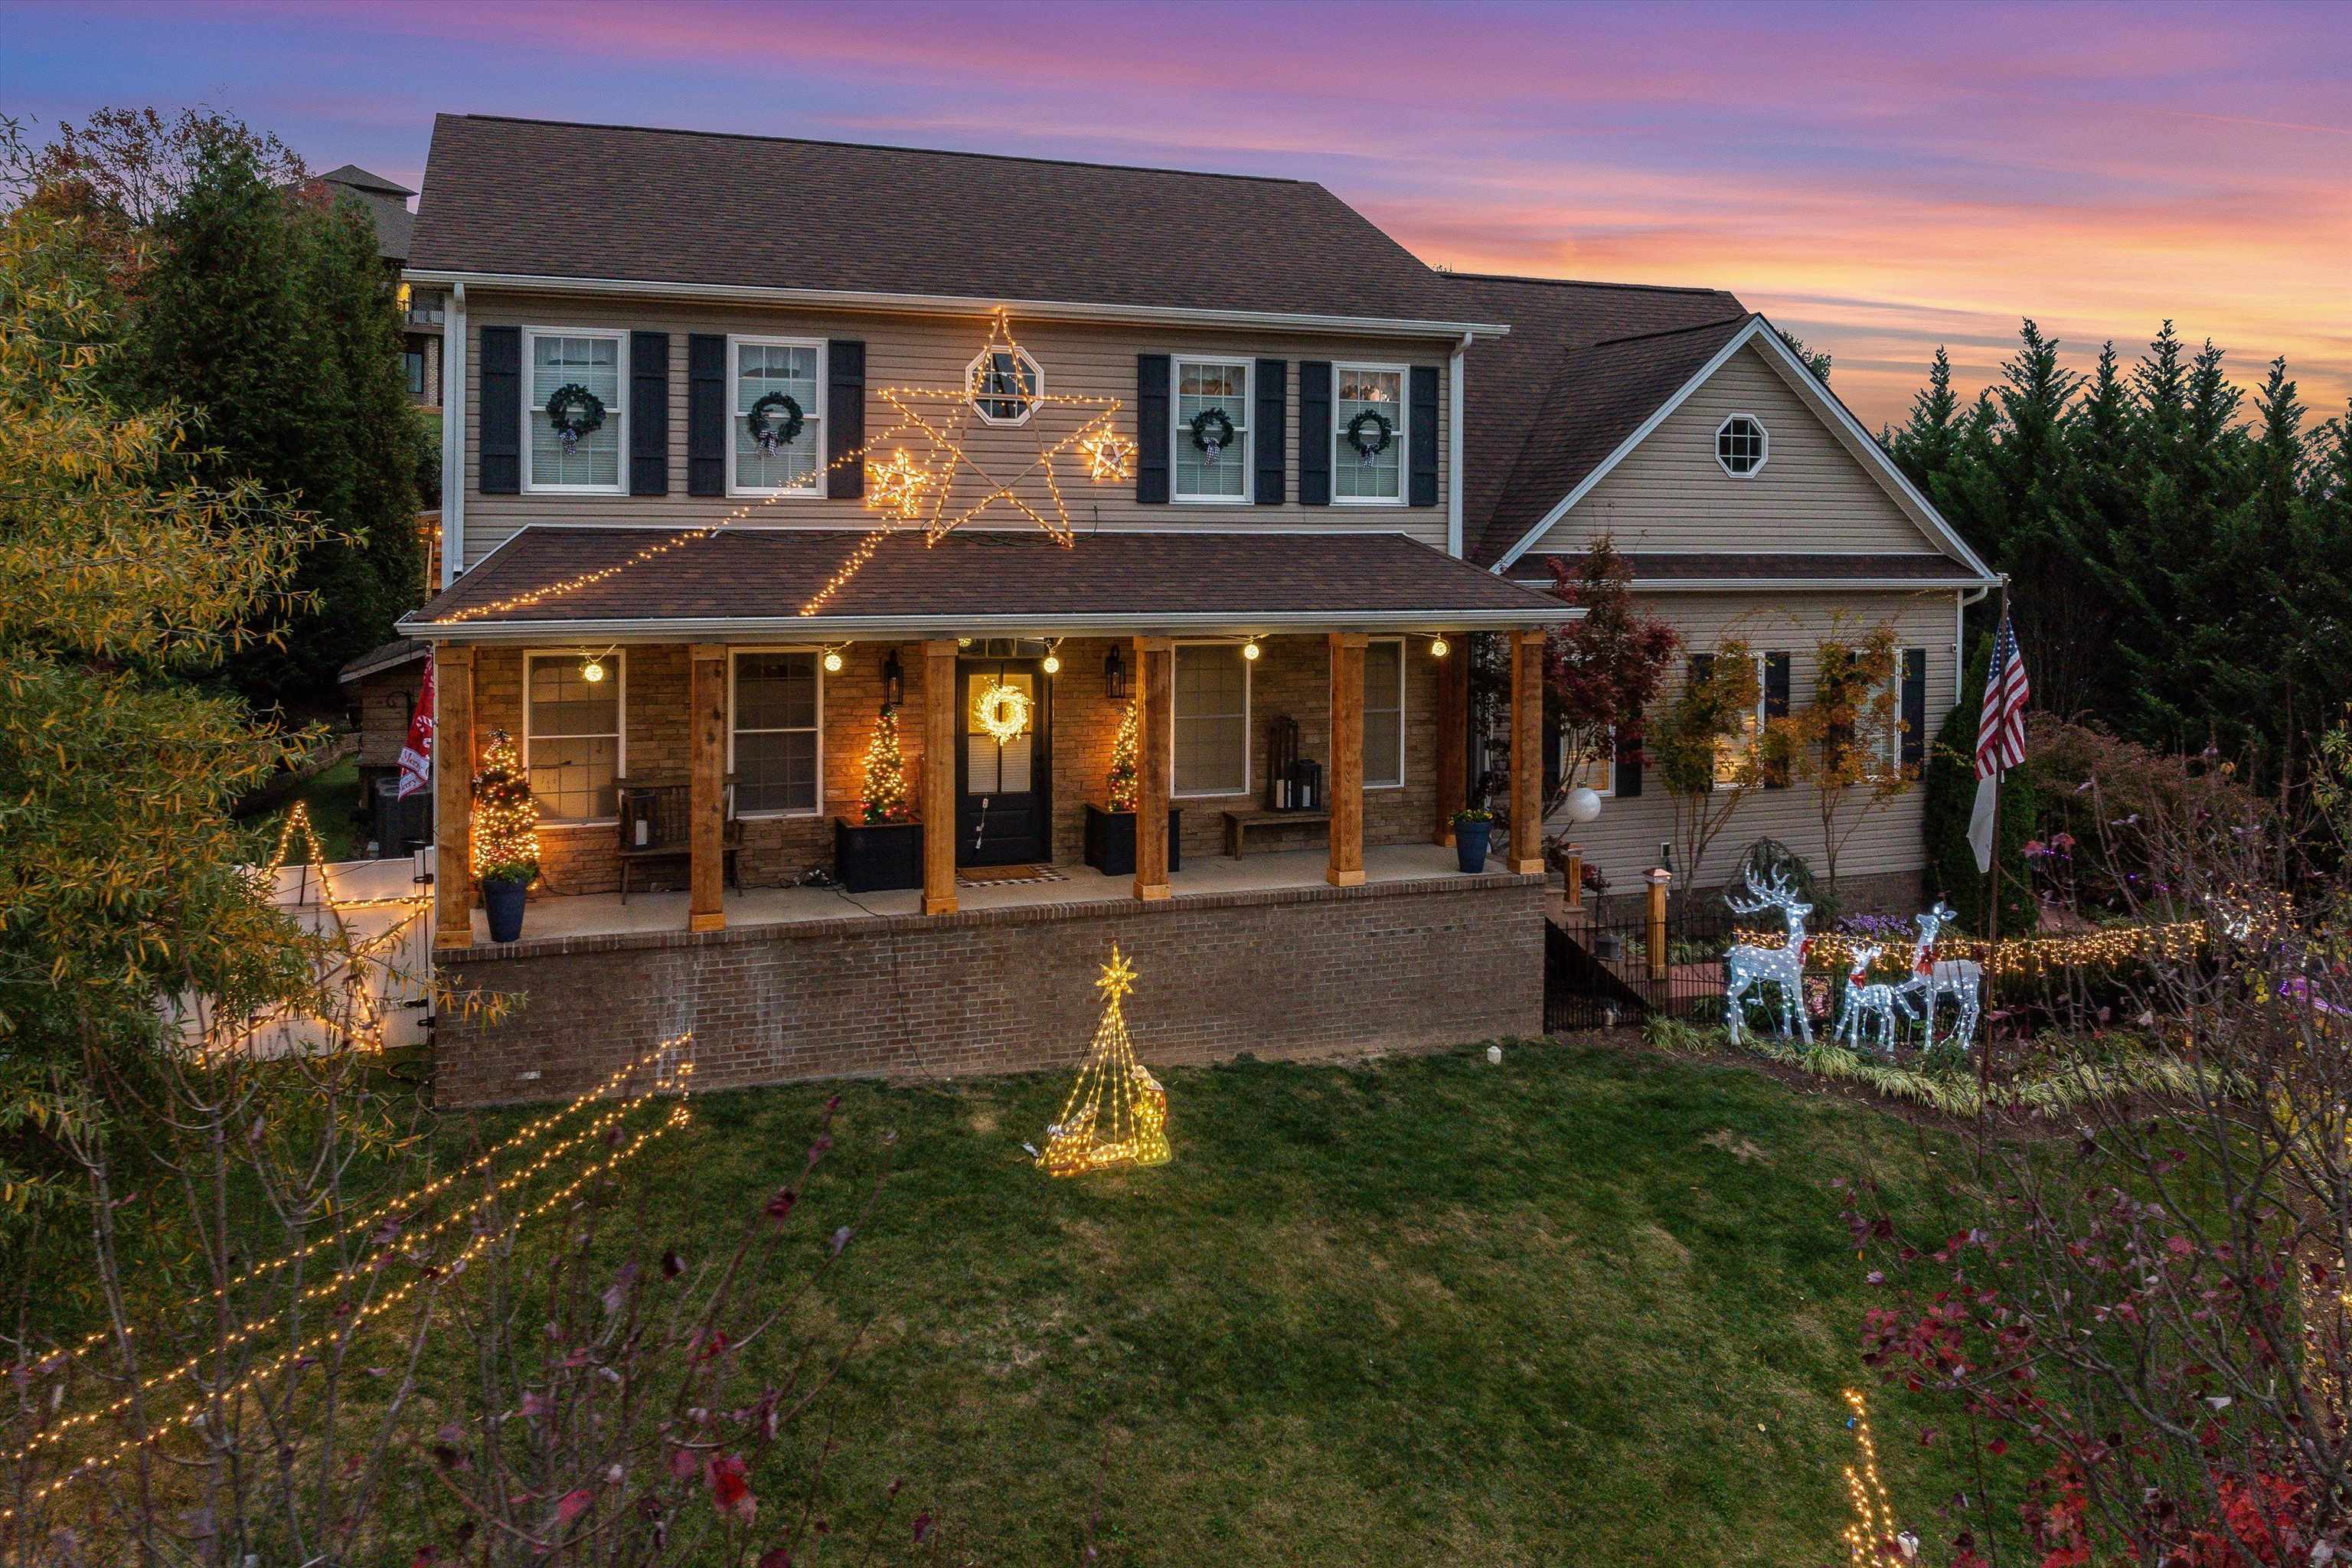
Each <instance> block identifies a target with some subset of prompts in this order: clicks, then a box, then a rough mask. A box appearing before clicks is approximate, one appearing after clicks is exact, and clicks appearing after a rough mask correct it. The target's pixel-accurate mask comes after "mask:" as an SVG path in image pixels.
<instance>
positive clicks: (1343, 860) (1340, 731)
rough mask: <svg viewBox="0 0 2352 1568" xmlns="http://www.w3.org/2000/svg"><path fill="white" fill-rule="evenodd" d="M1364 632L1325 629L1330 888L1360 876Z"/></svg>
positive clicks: (1353, 883)
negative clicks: (1328, 693) (1328, 652)
mask: <svg viewBox="0 0 2352 1568" xmlns="http://www.w3.org/2000/svg"><path fill="white" fill-rule="evenodd" d="M1365 640H1366V639H1365V637H1364V634H1363V633H1361V632H1333V633H1332V634H1331V791H1330V795H1331V800H1330V805H1331V864H1330V866H1329V868H1327V869H1326V870H1325V871H1324V873H1323V879H1324V880H1325V881H1327V882H1328V883H1330V884H1331V885H1332V886H1333V887H1335V888H1358V887H1361V886H1362V885H1363V881H1364V643H1365Z"/></svg>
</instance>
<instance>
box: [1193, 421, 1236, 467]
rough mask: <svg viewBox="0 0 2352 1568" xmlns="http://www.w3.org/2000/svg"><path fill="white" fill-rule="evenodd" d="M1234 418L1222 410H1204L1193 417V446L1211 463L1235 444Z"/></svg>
mask: <svg viewBox="0 0 2352 1568" xmlns="http://www.w3.org/2000/svg"><path fill="white" fill-rule="evenodd" d="M1233 444H1234V416H1232V415H1230V414H1228V413H1226V412H1225V411H1224V410H1223V409H1222V408H1203V409H1202V410H1201V412H1199V413H1198V414H1195V415H1193V416H1192V445H1193V446H1195V447H1199V448H1200V449H1201V450H1202V453H1203V454H1205V455H1206V456H1207V458H1208V459H1209V461H1211V462H1215V461H1216V460H1217V458H1218V455H1219V454H1220V453H1222V452H1223V451H1224V449H1225V448H1226V447H1230V446H1232V445H1233Z"/></svg>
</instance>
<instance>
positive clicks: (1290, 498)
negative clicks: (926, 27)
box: [465, 289, 1451, 566]
mask: <svg viewBox="0 0 2352 1568" xmlns="http://www.w3.org/2000/svg"><path fill="white" fill-rule="evenodd" d="M484 326H518V327H601V328H608V329H619V330H624V331H667V332H668V333H669V334H670V345H669V381H670V400H669V493H668V494H667V495H666V496H627V495H613V496H599V495H531V494H522V495H484V494H482V493H481V491H480V489H479V488H478V486H479V483H480V453H481V444H480V442H481V363H482V361H481V329H482V328H483V327H484ZM466 327H467V332H468V334H470V342H469V343H468V346H467V355H466V381H467V386H466V472H465V482H466V509H465V531H466V541H465V543H466V549H465V561H466V564H467V566H471V565H473V564H474V563H477V562H478V561H480V560H481V559H482V557H484V556H485V555H487V554H488V553H489V552H491V551H492V550H493V549H495V548H497V546H498V545H499V543H500V542H502V541H504V540H505V539H506V538H508V537H509V535H510V534H511V533H512V532H513V531H515V530H516V529H517V528H519V527H520V526H522V525H523V524H525V523H529V522H561V523H565V524H580V523H598V522H611V523H619V524H645V523H681V524H695V523H706V522H712V521H718V520H719V519H721V518H724V517H727V516H728V515H730V513H734V512H738V511H743V512H744V515H743V517H742V518H741V520H740V521H743V522H746V523H750V524H752V525H755V526H757V525H773V526H782V527H793V528H820V527H843V528H859V529H863V528H868V527H871V526H872V525H873V523H874V521H875V514H874V513H872V512H869V511H867V510H866V509H865V506H864V504H863V503H862V502H861V501H858V500H826V499H824V498H821V497H819V498H803V497H786V498H783V499H779V500H772V501H771V500H767V498H757V497H740V498H726V497H714V496H689V495H688V494H687V493H686V484H687V347H686V340H687V336H688V334H689V333H694V332H709V333H734V334H740V335H766V336H777V337H811V338H856V339H859V340H862V341H863V342H865V344H866V387H867V392H866V438H867V440H868V441H869V442H872V441H875V440H876V439H877V437H880V436H881V435H882V433H883V432H884V431H885V430H886V429H887V428H888V427H889V425H890V421H891V417H892V411H891V408H890V405H888V404H887V403H885V402H883V401H882V399H881V398H880V397H879V396H877V395H876V393H877V389H879V388H881V387H885V386H950V387H951V386H959V385H961V384H962V382H963V376H964V370H965V367H966V366H967V365H968V364H970V363H971V359H972V356H973V355H975V354H977V353H979V352H980V350H981V346H982V343H983V342H985V341H986V340H987V337H988V321H987V320H986V318H984V317H970V316H962V317H949V316H937V317H934V316H901V315H878V314H866V315H861V314H858V313H856V312H849V311H811V310H775V309H769V310H761V309H755V308H749V307H745V308H733V309H729V308H722V307H714V306H709V305H697V304H685V303H667V302H662V301H653V300H613V301H611V302H609V303H594V302H589V301H583V300H579V299H576V298H572V297H568V296H566V297H545V298H532V297H530V296H525V295H519V294H510V293H491V292H488V291H485V290H479V289H477V290H473V291H471V293H470V295H469V298H468V300H467V316H466ZM1013 331H1014V333H1015V335H1016V336H1017V337H1018V339H1019V341H1020V342H1021V344H1022V346H1023V347H1024V348H1026V349H1028V350H1029V352H1030V353H1032V354H1033V355H1034V356H1035V358H1036V360H1037V362H1038V364H1039V365H1040V366H1041V367H1042V369H1043V371H1044V374H1045V393H1046V394H1047V395H1081V396H1087V397H1115V398H1117V399H1118V400H1119V403H1120V408H1119V412H1118V420H1119V428H1120V429H1121V430H1122V431H1123V432H1124V433H1125V434H1127V435H1128V436H1129V437H1133V436H1134V435H1135V433H1136V430H1135V418H1136V399H1135V359H1136V355H1138V354H1139V353H1171V354H1186V355H1202V356H1209V357H1218V356H1228V357H1231V358H1234V359H1248V360H1257V359H1280V360H1286V361H1287V362H1289V385H1288V405H1287V409H1286V414H1285V426H1286V431H1285V440H1286V444H1285V450H1286V454H1287V459H1286V468H1287V470H1288V473H1287V479H1286V483H1285V486H1284V491H1285V496H1286V500H1285V501H1284V504H1282V505H1280V506H1257V505H1254V504H1242V503H1234V504H1202V503H1195V502H1181V503H1171V504H1169V505H1165V506H1139V505H1138V504H1137V502H1136V500H1135V485H1134V481H1133V480H1132V479H1129V480H1127V481H1124V482H1119V483H1112V482H1108V481H1107V482H1104V483H1101V484H1097V483H1094V482H1093V481H1091V480H1090V479H1087V475H1086V467H1085V462H1084V459H1083V458H1081V457H1079V456H1078V455H1077V454H1076V453H1073V454H1072V455H1071V457H1070V458H1069V460H1067V461H1062V460H1058V459H1057V461H1056V465H1055V477H1056V479H1057V481H1058V482H1059V484H1060V486H1061V490H1062V495H1063V499H1064V501H1065V502H1066V505H1067V507H1068V510H1069V514H1070V521H1071V522H1072V524H1073V525H1074V526H1075V527H1076V530H1077V531H1078V532H1079V533H1081V534H1084V533H1085V532H1086V531H1087V530H1089V529H1093V528H1106V529H1121V528H1129V529H1145V530H1160V531H1183V530H1231V529H1237V528H1259V529H1273V530H1294V531H1296V530H1316V531H1322V530H1329V531H1339V532H1367V531H1368V532H1387V533H1408V534H1411V535H1412V537H1414V538H1416V539H1420V540H1423V541H1425V542H1428V543H1431V544H1433V545H1435V546H1437V547H1438V548H1439V549H1444V546H1445V531H1446V513H1445V508H1444V505H1443V504H1440V505H1438V506H1434V507H1408V506H1402V505H1399V506H1393V507H1390V506H1345V507H1341V506H1320V507H1307V506H1301V505H1299V504H1298V501H1297V495H1298V364H1299V362H1300V361H1302V360H1310V359H1321V360H1333V361H1342V360H1360V361H1376V362H1380V363H1402V364H1419V365H1431V366H1434V367H1436V369H1437V372H1438V395H1437V415H1438V465H1439V472H1438V495H1439V497H1440V498H1441V501H1442V500H1443V498H1444V496H1445V495H1446V494H1447V493H1449V492H1448V488H1447V487H1448V475H1447V474H1446V472H1445V464H1446V447H1447V437H1448V431H1447V429H1446V426H1447V414H1448V410H1447V397H1448V393H1447V389H1446V386H1445V373H1446V354H1447V353H1448V352H1449V350H1450V347H1451V345H1449V344H1433V343H1429V342H1423V341H1416V340H1403V341H1400V340H1395V339H1381V338H1337V337H1321V336H1313V335H1307V334H1296V333H1292V334H1286V333H1280V332H1267V333H1265V334H1263V335H1260V334H1251V333H1244V332H1234V331H1213V332H1212V331H1199V332H1184V331H1178V330H1173V329H1168V328H1125V327H1114V326H1101V325H1094V324H1081V323H1048V322H1034V321H1021V320H1019V319H1017V318H1016V319H1015V320H1014V321H1013ZM1252 394H1253V398H1255V387H1253V388H1252ZM624 395H626V382H625V380H624ZM730 406H731V404H730ZM934 406H936V405H934ZM941 411H942V412H945V410H944V409H942V410H941ZM1091 411H1092V410H1091V406H1090V405H1079V406H1076V407H1075V408H1073V407H1070V406H1062V407H1056V406H1054V405H1048V406H1047V407H1046V408H1045V409H1044V410H1043V411H1041V412H1040V414H1039V415H1038V416H1036V417H1035V418H1034V419H1033V420H1032V422H1031V423H1030V424H1028V425H1025V426H1017V427H1012V428H1002V429H999V428H991V427H989V426H984V425H982V424H981V423H980V422H979V421H978V420H976V419H974V420H970V421H967V423H966V427H965V429H964V430H963V432H962V434H961V441H962V444H963V445H964V446H965V447H967V449H968V450H969V451H970V452H971V456H972V458H973V460H974V461H975V462H976V463H978V464H979V465H980V466H981V467H982V468H986V469H988V470H989V471H990V472H992V473H994V474H996V475H999V476H1000V477H1002V478H1004V479H1011V478H1012V477H1013V475H1016V474H1019V473H1021V472H1022V471H1023V470H1024V468H1028V467H1029V466H1030V464H1031V463H1032V462H1033V461H1034V458H1035V457H1036V454H1037V450H1038V446H1039V432H1040V430H1041V429H1045V430H1049V431H1055V432H1066V431H1067V430H1068V429H1070V428H1071V427H1072V426H1074V425H1075V424H1076V422H1077V421H1079V420H1081V419H1083V418H1084V417H1086V416H1087V415H1088V414H1089V413H1091ZM1255 412H1256V411H1255V407H1253V408H1252V409H1251V410H1250V413H1251V416H1252V419H1253V421H1254V420H1255ZM827 414H828V416H831V414H832V411H831V410H827ZM1041 422H1042V423H1041ZM528 428H529V426H528V422H527V421H526V425H525V429H526V432H527V431H528ZM1398 434H1399V437H1400V439H1402V437H1403V434H1404V433H1403V431H1402V429H1401V430H1400V431H1399V433H1398ZM1178 438H1180V439H1181V437H1178ZM905 444H906V445H907V447H908V449H909V451H910V453H911V454H912V455H913V456H915V457H917V458H921V457H922V456H923V455H924V447H925V443H924V440H923V438H922V437H921V436H920V435H919V434H916V435H913V436H910V437H908V438H907V439H906V441H905ZM625 456H626V455H625V454H624V458H625ZM1226 460H1227V461H1228V462H1244V461H1248V460H1249V459H1248V458H1247V457H1246V456H1245V455H1244V454H1240V453H1234V454H1229V455H1228V456H1227V458H1226ZM1341 460H1345V459H1344V458H1342V459H1341ZM622 467H623V472H624V473H626V471H627V464H626V462H625V461H624V463H623V466H622ZM1017 488H1018V490H1019V493H1020V494H1021V495H1022V497H1023V498H1024V500H1028V501H1029V503H1030V504H1031V505H1033V506H1034V507H1035V508H1036V509H1037V510H1039V511H1041V512H1044V513H1045V515H1047V516H1049V517H1050V516H1052V515H1053V512H1052V504H1053V498H1052V496H1051V494H1050V493H1049V492H1048V491H1047V489H1046V488H1045V479H1044V477H1043V475H1042V474H1039V473H1032V474H1030V475H1029V477H1028V478H1027V479H1025V480H1024V481H1022V482H1021V483H1020V485H1019V486H1018V487H1017ZM983 489H985V487H984V486H982V485H981V484H980V482H979V481H978V480H977V479H974V478H973V477H972V476H971V474H970V473H969V472H968V471H967V473H966V474H965V475H964V476H963V478H962V479H961V480H960V481H959V488H958V491H957V493H958V495H959V496H965V495H966V492H970V494H969V496H968V497H967V498H966V501H965V503H963V504H968V502H969V500H976V499H978V496H979V494H980V493H982V490H983ZM746 509H748V510H746ZM956 510H961V504H960V505H959V506H958V507H957V508H956ZM977 525H978V526H983V527H992V528H993V527H1020V528H1024V529H1025V528H1034V527H1035V526H1036V525H1035V524H1034V523H1032V522H1030V521H1028V520H1027V519H1026V518H1024V517H1022V516H1020V515H1019V514H1018V513H1017V512H1013V511H1012V510H1010V509H1008V508H1006V507H1004V506H1003V504H1002V503H1000V504H999V505H998V506H996V507H995V508H993V509H992V510H991V511H990V512H989V513H988V514H987V515H986V516H985V517H984V518H982V519H981V520H979V521H978V524H977Z"/></svg>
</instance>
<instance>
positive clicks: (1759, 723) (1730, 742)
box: [1715, 653, 1769, 787]
mask: <svg viewBox="0 0 2352 1568" xmlns="http://www.w3.org/2000/svg"><path fill="white" fill-rule="evenodd" d="M1749 657H1750V658H1753V659H1754V660H1755V661H1756V706H1755V708H1754V709H1752V710H1749V711H1748V712H1746V713H1742V714H1741V715H1740V716H1739V724H1738V728H1737V729H1735V730H1733V731H1730V732H1729V733H1727V734H1723V735H1718V736H1717V737H1716V741H1715V782H1716V784H1717V785H1718V786H1724V787H1729V786H1737V785H1738V784H1740V783H1741V778H1740V775H1741V773H1743V772H1745V771H1746V769H1747V766H1748V756H1749V754H1750V753H1751V752H1754V751H1755V749H1756V748H1757V747H1758V746H1759V745H1760V744H1762V743H1763V740H1764V720H1765V710H1764V705H1765V702H1766V700H1767V697H1766V693H1765V689H1764V677H1765V660H1766V658H1769V655H1766V654H1760V653H1759V654H1751V655H1749Z"/></svg>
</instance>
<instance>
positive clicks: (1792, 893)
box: [1723, 868, 1813, 1046]
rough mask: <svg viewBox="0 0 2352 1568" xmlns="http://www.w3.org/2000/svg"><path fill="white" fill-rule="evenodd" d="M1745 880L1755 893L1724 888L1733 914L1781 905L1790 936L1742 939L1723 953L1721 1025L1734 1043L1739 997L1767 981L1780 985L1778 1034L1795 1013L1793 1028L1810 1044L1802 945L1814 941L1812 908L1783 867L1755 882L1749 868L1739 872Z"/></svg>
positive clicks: (1786, 1030) (1785, 1032)
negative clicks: (1774, 941)
mask: <svg viewBox="0 0 2352 1568" xmlns="http://www.w3.org/2000/svg"><path fill="white" fill-rule="evenodd" d="M1743 879H1744V880H1745V881H1746V882H1747V883H1748V891H1749V892H1751V893H1753V894H1755V895H1756V896H1755V898H1754V899H1753V900H1740V899H1737V898H1734V897H1733V896H1732V895H1730V894H1729V893H1726V894H1724V896H1723V901H1724V902H1725V903H1727V904H1729V905H1730V906H1731V910H1732V913H1734V914H1739V915H1758V914H1762V913H1763V912H1764V911H1765V910H1780V913H1781V914H1782V915H1783V916H1784V917H1786V918H1787V920H1788V922H1789V940H1788V941H1787V942H1785V943H1783V944H1782V945H1781V946H1779V947H1756V946H1753V945H1751V944H1749V943H1748V942H1740V943H1738V945H1736V946H1735V947H1733V948H1732V950H1731V951H1730V952H1727V953H1725V954H1724V955H1723V969H1724V986H1723V1013H1724V1025H1725V1026H1726V1027H1727V1028H1728V1029H1729V1030H1730V1031H1731V1040H1732V1043H1733V1044H1734V1045H1737V1044H1738V1043H1739V1031H1740V1024H1741V1019H1740V1006H1739V1003H1740V998H1742V997H1744V996H1746V995H1747V994H1748V992H1749V991H1751V990H1753V989H1755V988H1756V987H1757V986H1759V985H1761V984H1764V983H1765V982H1767V981H1769V982H1770V983H1771V984H1775V985H1777V986H1779V987H1780V1033H1781V1034H1782V1035H1783V1036H1786V1035H1788V1034H1790V1032H1791V1031H1790V1027H1789V1023H1790V1018H1791V1016H1793V1017H1794V1018H1795V1020H1796V1030H1795V1032H1796V1033H1798V1034H1800V1035H1801V1036H1802V1037H1803V1038H1804V1042H1805V1044H1807V1045H1809V1046H1810V1045H1811V1044H1812V1043H1813V1024H1812V1020H1811V1018H1808V1017H1807V1016H1805V950H1806V949H1807V948H1808V947H1811V945H1812V939H1811V937H1809V936H1807V935H1806V934H1805V917H1806V916H1808V915H1810V914H1811V913H1812V912H1813V906H1812V905H1811V904H1809V903H1806V902H1805V901H1804V900H1801V899H1800V898H1799V897H1798V896H1797V889H1795V888H1793V887H1791V886H1790V884H1789V874H1788V873H1787V872H1786V871H1784V870H1783V871H1775V872H1773V873H1772V875H1771V876H1770V878H1769V879H1767V880H1765V881H1762V882H1759V881H1758V880H1757V879H1756V873H1755V871H1754V870H1753V869H1752V868H1751V869H1749V870H1748V871H1747V872H1745V873H1743Z"/></svg>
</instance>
